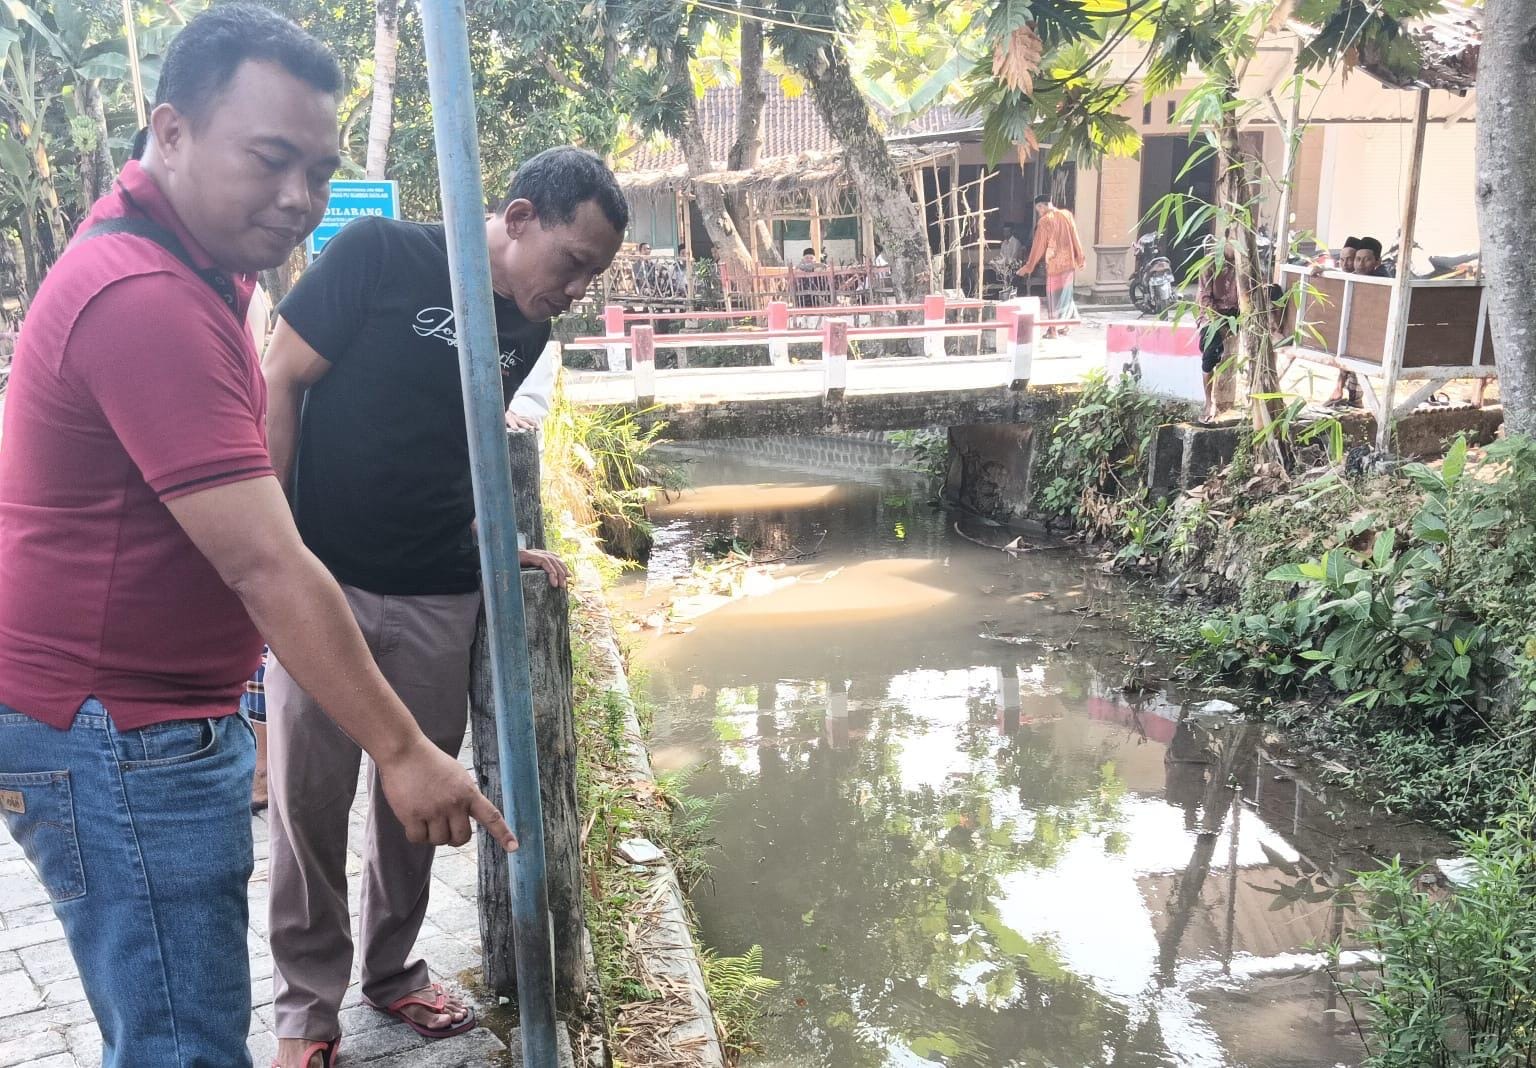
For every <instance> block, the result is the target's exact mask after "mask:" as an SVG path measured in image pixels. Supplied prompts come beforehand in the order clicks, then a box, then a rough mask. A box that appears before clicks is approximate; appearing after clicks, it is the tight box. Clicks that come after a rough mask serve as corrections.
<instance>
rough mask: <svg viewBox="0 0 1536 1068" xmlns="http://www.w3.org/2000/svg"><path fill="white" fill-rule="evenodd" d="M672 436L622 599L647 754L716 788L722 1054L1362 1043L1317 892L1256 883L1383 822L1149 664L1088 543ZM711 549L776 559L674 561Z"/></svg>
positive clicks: (889, 1057) (865, 465) (892, 471)
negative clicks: (729, 1017) (726, 978)
mask: <svg viewBox="0 0 1536 1068" xmlns="http://www.w3.org/2000/svg"><path fill="white" fill-rule="evenodd" d="M675 455H676V456H677V457H681V458H682V459H684V460H685V461H686V469H687V471H688V475H689V478H690V481H691V483H692V486H693V487H694V488H693V489H692V490H690V491H688V492H686V493H684V494H682V495H681V496H679V497H677V498H676V499H674V500H671V501H669V502H665V503H662V504H659V505H657V506H656V507H655V508H654V509H653V518H654V520H655V522H656V525H657V541H656V551H655V553H654V556H653V559H652V562H651V565H650V568H649V569H648V571H647V572H646V573H645V574H644V575H643V576H638V577H636V578H634V579H633V580H632V581H631V582H630V584H629V585H628V586H627V588H626V590H625V596H626V599H627V602H628V607H629V608H630V610H631V611H632V613H633V615H634V617H635V618H636V619H638V620H640V621H642V623H641V624H640V625H641V627H642V631H641V641H640V643H639V651H638V658H639V660H640V662H641V663H642V664H643V665H644V667H645V668H646V669H647V675H646V686H647V688H648V690H649V693H650V696H651V698H652V701H653V704H654V706H655V713H656V722H655V734H654V739H653V753H654V757H655V761H656V764H657V766H658V768H660V769H663V770H667V769H671V770H684V771H686V772H687V773H688V776H689V779H688V783H689V786H688V788H689V792H690V793H693V794H695V795H698V796H701V797H707V798H712V799H714V801H715V806H716V807H715V811H714V823H713V830H712V835H713V837H714V838H715V840H716V843H717V845H716V846H715V847H714V848H713V849H712V851H711V853H710V856H709V860H710V862H711V864H712V875H711V876H710V877H709V878H708V879H707V880H706V881H704V882H703V883H702V884H701V885H700V886H699V887H698V888H697V889H696V891H695V893H694V904H695V906H696V908H697V911H698V914H699V917H700V921H701V925H702V931H703V937H704V940H705V941H706V943H707V944H708V945H710V946H711V947H713V948H714V949H715V950H717V951H718V952H720V953H722V954H739V953H742V952H745V951H746V950H747V949H748V948H749V947H751V946H752V945H754V944H758V945H761V946H762V947H763V952H764V964H763V970H764V973H765V974H766V975H769V976H771V977H773V978H775V979H778V980H779V981H780V985H779V986H778V987H777V988H776V989H775V990H774V991H773V992H772V993H771V994H770V995H769V996H768V999H767V1004H766V1015H765V1017H764V1020H763V1023H762V1028H761V1036H762V1044H763V1049H762V1052H761V1053H760V1054H757V1055H755V1056H754V1058H753V1059H752V1060H751V1062H750V1063H753V1064H758V1065H763V1066H775V1068H777V1066H785V1068H789V1066H793V1068H819V1066H825V1068H864V1066H869V1068H876V1066H887V1065H889V1066H912V1065H928V1064H945V1065H951V1066H967V1068H971V1066H974V1068H992V1066H1005V1065H1007V1066H1013V1065H1017V1066H1030V1068H1036V1066H1039V1068H1089V1066H1101V1065H1102V1066H1106V1068H1107V1066H1117V1068H1119V1066H1143V1065H1145V1066H1151V1065H1169V1066H1188V1068H1222V1066H1247V1068H1293V1066H1294V1068H1301V1066H1315V1065H1353V1064H1357V1063H1358V1062H1359V1059H1360V1056H1361V1054H1360V1046H1359V1043H1358V1040H1357V1039H1356V1037H1355V1033H1354V1028H1353V1026H1352V1024H1351V1022H1350V1016H1349V1013H1348V1011H1347V1007H1346V1005H1345V1004H1344V1003H1342V1002H1341V1001H1340V1000H1339V999H1338V998H1337V997H1336V996H1335V995H1334V994H1333V993H1332V989H1331V984H1330V983H1329V981H1328V979H1327V978H1326V977H1325V976H1323V975H1321V974H1319V973H1318V972H1317V971H1316V968H1315V965H1316V961H1317V956H1316V954H1314V953H1312V952H1311V948H1312V947H1314V946H1319V945H1322V944H1325V943H1328V942H1330V941H1332V940H1333V939H1334V937H1335V935H1336V934H1337V931H1338V928H1337V927H1336V925H1337V924H1338V923H1340V922H1341V921H1340V917H1339V915H1338V914H1337V913H1336V912H1335V911H1334V910H1332V909H1331V908H1329V907H1327V906H1323V905H1300V906H1287V907H1284V908H1280V909H1278V910H1276V909H1272V907H1271V906H1272V905H1273V904H1274V903H1275V902H1276V900H1277V898H1276V895H1275V894H1274V893H1273V891H1274V890H1275V889H1276V888H1277V887H1279V886H1280V885H1281V884H1294V883H1296V882H1297V877H1296V876H1295V875H1294V874H1293V873H1294V872H1295V871H1297V870H1305V869H1307V868H1315V869H1319V870H1324V871H1330V870H1343V869H1350V868H1359V867H1362V866H1366V865H1369V864H1371V863H1372V857H1373V856H1379V855H1382V854H1384V853H1385V852H1386V851H1387V850H1388V849H1389V848H1390V849H1391V850H1392V851H1398V850H1399V849H1402V848H1403V843H1404V842H1411V841H1412V840H1413V837H1414V836H1413V835H1412V834H1411V833H1409V832H1408V830H1407V829H1405V828H1402V827H1396V826H1392V825H1382V824H1380V823H1378V822H1373V821H1372V820H1370V819H1368V818H1366V816H1364V815H1363V814H1362V813H1360V812H1359V811H1357V810H1356V809H1355V808H1354V807H1352V806H1350V805H1349V804H1348V803H1347V802H1345V801H1344V800H1343V799H1341V798H1338V797H1336V796H1331V795H1330V794H1329V793H1328V792H1327V791H1326V790H1325V789H1324V788H1323V787H1320V786H1318V785H1317V784H1315V783H1312V782H1309V780H1308V776H1307V775H1306V774H1305V771H1304V769H1301V768H1298V767H1297V766H1296V764H1295V762H1293V761H1291V760H1288V759H1287V758H1286V756H1285V754H1284V753H1283V751H1281V750H1279V749H1278V748H1277V747H1276V739H1274V738H1273V737H1272V736H1270V735H1268V733H1267V732H1266V731H1265V729H1264V728H1263V727H1262V726H1259V725H1252V724H1246V723H1243V722H1242V721H1241V719H1240V718H1239V717H1234V716H1232V715H1230V714H1229V710H1226V709H1223V707H1222V706H1221V705H1220V704H1212V703H1211V701H1210V699H1209V697H1208V696H1206V695H1199V694H1187V693H1180V692H1178V691H1177V690H1176V689H1175V688H1173V687H1172V686H1171V685H1169V684H1168V683H1166V682H1165V681H1160V680H1159V676H1160V675H1162V674H1163V673H1162V672H1161V671H1160V670H1159V669H1158V668H1157V667H1156V666H1155V665H1152V664H1150V663H1149V662H1150V661H1151V660H1152V659H1153V657H1152V656H1151V654H1150V653H1149V651H1148V650H1147V649H1146V648H1145V647H1141V646H1138V644H1137V643H1136V642H1135V641H1133V639H1132V638H1131V637H1130V635H1129V634H1128V633H1127V632H1126V630H1125V629H1124V628H1123V627H1122V626H1121V625H1119V624H1118V623H1117V616H1118V614H1119V613H1120V612H1121V611H1122V610H1123V608H1124V606H1125V603H1126V598H1127V597H1129V596H1135V594H1134V593H1132V592H1131V591H1129V590H1128V588H1127V587H1126V585H1124V584H1123V583H1122V580H1119V579H1117V578H1114V577H1112V576H1108V575H1105V574H1103V573H1102V572H1101V571H1100V570H1099V568H1098V565H1097V561H1096V560H1094V559H1092V558H1090V557H1087V556H1084V555H1082V554H1080V553H1078V552H1075V551H1043V552H1034V553H1029V554H1026V555H1022V556H1018V557H1016V558H1015V557H1012V556H1009V555H1007V554H1005V553H1003V552H1000V551H997V550H996V549H993V548H989V547H986V546H984V545H978V544H976V543H975V542H977V541H980V542H984V543H987V545H1001V544H1003V543H1005V542H1006V541H1007V540H1008V539H1009V537H1010V536H1011V535H1009V534H1008V533H1006V532H1004V531H1002V530H999V529H997V528H989V527H986V526H983V525H976V524H971V525H967V524H966V523H963V522H962V523H961V524H960V526H959V529H958V530H957V528H956V517H955V516H952V515H947V514H945V513H944V512H942V511H939V510H936V509H935V508H934V507H932V506H931V505H930V504H929V502H928V498H929V496H930V494H929V492H928V487H927V485H926V482H925V480H924V479H922V478H921V477H919V476H917V475H915V474H913V473H911V472H909V471H905V470H902V469H900V468H899V467H897V466H895V465H894V464H895V460H896V456H895V454H894V453H892V452H891V451H890V450H888V449H887V448H885V447H884V446H883V445H875V444H872V443H860V442H856V441H855V442H849V441H818V440H802V441H798V442H783V441H778V442H756V443H753V442H747V443H737V444H735V445H731V446H724V447H721V448H718V449H713V450H710V451H707V452H706V451H701V452H695V453H690V454H683V453H679V454H675ZM962 532H963V533H962ZM967 536H968V537H967ZM969 539H974V540H969ZM732 544H734V545H736V546H737V547H738V548H751V549H752V550H753V555H754V557H755V559H757V560H759V561H762V560H768V561H772V562H771V563H769V564H767V565H766V566H762V565H759V566H754V567H748V566H745V565H744V564H728V565H727V566H724V567H721V566H720V565H719V564H718V562H717V563H716V564H715V568H716V570H715V573H714V575H713V576H712V578H711V580H710V581H709V582H707V583H701V582H699V581H697V580H694V579H691V578H690V571H691V568H692V566H693V565H694V563H695V562H696V561H700V560H703V561H705V562H706V563H707V562H709V561H711V560H716V561H717V560H718V557H717V556H716V557H711V556H710V555H709V554H708V553H707V552H706V551H705V550H706V548H708V549H711V550H713V551H714V552H715V553H717V554H718V552H719V551H720V550H721V549H724V548H726V547H728V546H730V545H732ZM1128 681H1129V682H1130V686H1129V688H1128V687H1127V682H1128ZM1426 850H1427V847H1419V849H1418V851H1419V853H1421V854H1425V855H1418V856H1416V855H1413V852H1414V851H1413V849H1412V848H1410V849H1408V850H1407V853H1408V855H1407V859H1409V860H1414V861H1418V860H1422V859H1427V851H1426Z"/></svg>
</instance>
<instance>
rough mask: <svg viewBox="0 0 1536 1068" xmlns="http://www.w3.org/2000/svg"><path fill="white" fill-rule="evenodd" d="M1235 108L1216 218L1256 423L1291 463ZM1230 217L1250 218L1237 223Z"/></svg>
mask: <svg viewBox="0 0 1536 1068" xmlns="http://www.w3.org/2000/svg"><path fill="white" fill-rule="evenodd" d="M1236 116H1237V111H1236V110H1235V109H1234V108H1223V109H1222V117H1221V120H1220V125H1219V127H1218V138H1217V154H1216V155H1217V166H1218V167H1219V168H1220V169H1221V174H1220V180H1219V181H1218V182H1217V183H1216V198H1217V212H1216V216H1217V218H1218V219H1222V220H1228V221H1229V223H1228V233H1227V234H1224V235H1222V236H1224V237H1227V238H1229V239H1231V241H1232V243H1233V244H1234V245H1235V246H1236V253H1237V256H1236V259H1237V279H1238V286H1237V299H1238V309H1239V313H1240V314H1239V316H1238V319H1239V324H1240V325H1239V329H1238V354H1239V362H1240V363H1241V364H1243V365H1244V366H1246V367H1247V368H1248V403H1249V407H1250V411H1251V413H1252V416H1253V429H1254V432H1255V433H1256V434H1258V435H1259V436H1260V438H1261V441H1262V444H1261V445H1260V449H1261V450H1262V455H1263V456H1264V458H1265V459H1267V460H1271V461H1274V462H1275V463H1278V464H1280V465H1282V466H1285V467H1289V464H1290V446H1289V443H1288V442H1287V441H1286V440H1285V439H1284V436H1283V435H1282V434H1280V433H1278V432H1277V431H1276V430H1275V429H1274V424H1275V423H1276V422H1278V421H1279V419H1280V416H1281V415H1282V413H1283V412H1284V411H1285V405H1284V403H1283V402H1282V401H1281V399H1280V395H1279V394H1280V372H1279V369H1278V366H1277V365H1276V362H1275V340H1274V331H1273V330H1272V328H1271V324H1272V313H1273V310H1274V302H1273V301H1271V300H1270V297H1269V279H1268V278H1266V277H1264V274H1263V260H1262V259H1261V258H1260V257H1259V240H1258V238H1259V235H1258V231H1257V229H1256V228H1255V226H1254V225H1252V220H1253V219H1255V218H1257V217H1258V214H1257V212H1255V211H1253V205H1252V203H1251V201H1252V199H1253V196H1254V194H1253V190H1252V189H1251V188H1250V185H1249V182H1248V172H1249V164H1250V162H1251V161H1250V160H1249V158H1248V155H1247V153H1246V152H1245V151H1244V150H1243V146H1242V141H1241V139H1240V138H1239V136H1238V128H1237V117H1236ZM1232 220H1248V222H1247V223H1244V224H1239V223H1238V222H1233V221H1232Z"/></svg>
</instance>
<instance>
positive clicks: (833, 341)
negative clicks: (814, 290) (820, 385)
mask: <svg viewBox="0 0 1536 1068" xmlns="http://www.w3.org/2000/svg"><path fill="white" fill-rule="evenodd" d="M821 366H822V370H823V371H824V373H825V375H826V392H827V396H828V397H829V398H835V397H841V396H842V395H843V391H844V390H846V389H847V388H848V321H847V320H846V319H823V320H822V323H821Z"/></svg>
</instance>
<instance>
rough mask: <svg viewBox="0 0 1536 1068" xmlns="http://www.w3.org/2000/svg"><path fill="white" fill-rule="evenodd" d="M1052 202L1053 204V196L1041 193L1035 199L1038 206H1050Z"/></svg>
mask: <svg viewBox="0 0 1536 1068" xmlns="http://www.w3.org/2000/svg"><path fill="white" fill-rule="evenodd" d="M1050 202H1051V194H1049V193H1041V194H1040V195H1039V196H1037V197H1036V198H1035V203H1036V204H1049V203H1050Z"/></svg>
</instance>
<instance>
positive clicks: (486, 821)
mask: <svg viewBox="0 0 1536 1068" xmlns="http://www.w3.org/2000/svg"><path fill="white" fill-rule="evenodd" d="M469 814H470V815H471V816H472V817H474V820H475V822H476V823H478V824H480V826H482V827H484V828H485V833H486V834H488V835H490V836H491V837H492V838H494V839H495V840H496V843H497V844H498V845H500V846H501V848H503V849H505V850H506V851H507V852H508V853H511V852H513V851H515V850H516V849H517V835H515V834H513V833H512V828H511V827H508V826H507V821H506V820H505V819H503V818H502V815H501V813H500V812H498V811H496V806H495V805H493V804H491V803H490V801H488V800H487V799H486V796H485V795H484V794H482V793H481V792H480V791H478V790H476V791H475V797H474V800H473V801H471V802H470V803H469Z"/></svg>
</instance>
